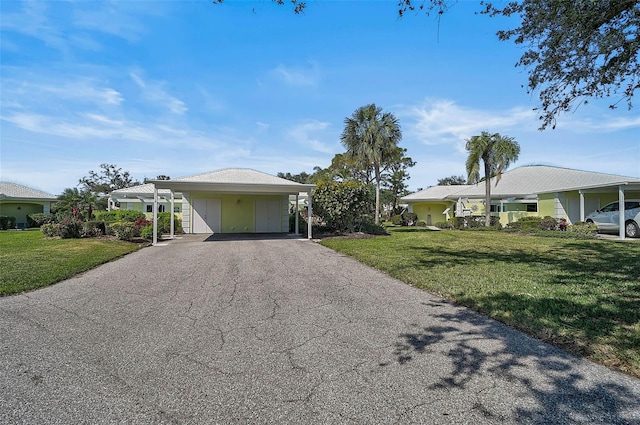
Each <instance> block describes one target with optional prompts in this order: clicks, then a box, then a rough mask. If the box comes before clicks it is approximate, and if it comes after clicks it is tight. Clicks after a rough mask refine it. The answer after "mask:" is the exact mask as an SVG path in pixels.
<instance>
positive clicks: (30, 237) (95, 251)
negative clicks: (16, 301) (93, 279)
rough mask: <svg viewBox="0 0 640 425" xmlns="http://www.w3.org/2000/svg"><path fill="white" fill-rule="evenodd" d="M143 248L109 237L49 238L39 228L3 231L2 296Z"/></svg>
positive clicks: (0, 235)
mask: <svg viewBox="0 0 640 425" xmlns="http://www.w3.org/2000/svg"><path fill="white" fill-rule="evenodd" d="M139 248H140V245H138V244H135V243H132V242H123V241H117V240H106V239H97V238H96V239H47V238H45V237H44V236H43V235H42V233H41V232H40V231H39V230H28V231H24V232H16V231H1V232H0V296H4V295H10V294H16V293H19V292H23V291H29V290H32V289H36V288H40V287H43V286H47V285H51V284H52V283H56V282H59V281H61V280H63V279H66V278H69V277H71V276H73V275H76V274H78V273H81V272H83V271H86V270H89V269H91V268H93V267H95V266H97V265H99V264H102V263H106V262H108V261H111V260H113V259H114V258H118V257H121V256H123V255H125V254H128V253H130V252H132V251H135V250H137V249H139Z"/></svg>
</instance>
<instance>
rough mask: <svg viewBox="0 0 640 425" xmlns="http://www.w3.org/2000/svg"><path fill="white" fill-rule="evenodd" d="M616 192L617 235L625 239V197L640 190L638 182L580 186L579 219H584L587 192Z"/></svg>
mask: <svg viewBox="0 0 640 425" xmlns="http://www.w3.org/2000/svg"><path fill="white" fill-rule="evenodd" d="M615 192H617V194H618V205H619V208H620V209H619V214H618V220H619V221H618V225H619V227H620V232H619V237H620V239H625V237H626V235H625V222H626V220H627V218H626V217H625V207H624V206H625V199H626V198H627V193H629V192H632V193H635V194H637V193H639V192H640V183H637V182H634V181H622V182H619V183H618V184H617V185H598V186H586V187H582V188H580V189H579V190H578V193H579V195H580V201H579V202H580V221H584V219H585V216H586V213H585V195H586V194H588V193H605V194H606V193H615Z"/></svg>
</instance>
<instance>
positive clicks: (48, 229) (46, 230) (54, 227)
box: [40, 223, 60, 238]
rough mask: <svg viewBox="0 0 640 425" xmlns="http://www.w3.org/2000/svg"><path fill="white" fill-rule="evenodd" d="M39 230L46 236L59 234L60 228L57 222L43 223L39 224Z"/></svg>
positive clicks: (52, 236) (53, 236) (51, 236)
mask: <svg viewBox="0 0 640 425" xmlns="http://www.w3.org/2000/svg"><path fill="white" fill-rule="evenodd" d="M40 231H41V232H42V234H43V235H45V236H46V237H48V238H55V237H57V236H60V228H59V227H58V224H57V223H44V224H43V225H42V226H40Z"/></svg>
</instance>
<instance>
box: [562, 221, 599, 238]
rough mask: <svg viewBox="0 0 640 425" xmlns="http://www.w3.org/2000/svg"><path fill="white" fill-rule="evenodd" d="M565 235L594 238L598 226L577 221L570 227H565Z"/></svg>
mask: <svg viewBox="0 0 640 425" xmlns="http://www.w3.org/2000/svg"><path fill="white" fill-rule="evenodd" d="M567 233H574V234H579V235H583V236H585V237H591V238H595V237H596V236H597V234H598V226H596V225H595V224H594V223H585V222H583V221H578V222H576V223H574V224H572V225H570V226H567Z"/></svg>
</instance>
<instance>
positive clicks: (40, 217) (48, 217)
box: [27, 213, 56, 227]
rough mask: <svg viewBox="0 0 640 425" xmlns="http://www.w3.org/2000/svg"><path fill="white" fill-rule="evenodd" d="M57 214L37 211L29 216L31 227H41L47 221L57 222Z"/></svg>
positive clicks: (28, 220) (28, 221)
mask: <svg viewBox="0 0 640 425" xmlns="http://www.w3.org/2000/svg"><path fill="white" fill-rule="evenodd" d="M55 222H56V216H55V215H54V214H44V213H35V214H29V215H28V216H27V223H28V225H29V227H40V226H42V225H43V224H46V223H55Z"/></svg>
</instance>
